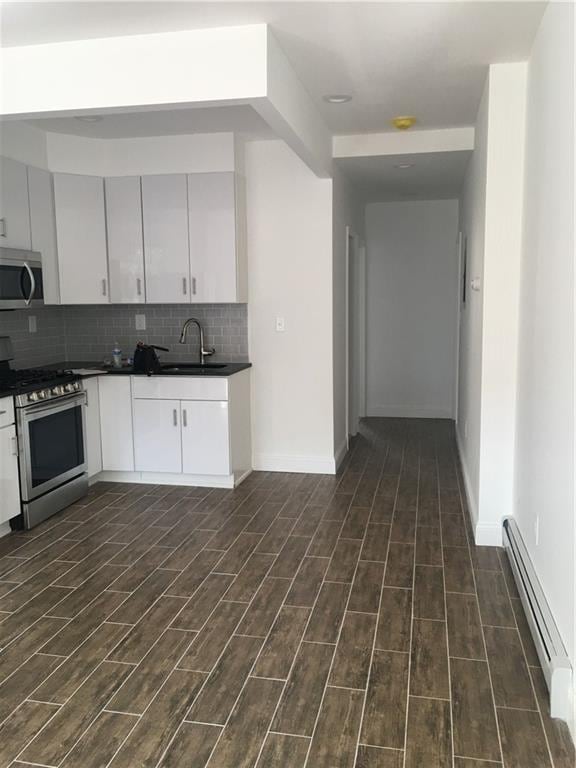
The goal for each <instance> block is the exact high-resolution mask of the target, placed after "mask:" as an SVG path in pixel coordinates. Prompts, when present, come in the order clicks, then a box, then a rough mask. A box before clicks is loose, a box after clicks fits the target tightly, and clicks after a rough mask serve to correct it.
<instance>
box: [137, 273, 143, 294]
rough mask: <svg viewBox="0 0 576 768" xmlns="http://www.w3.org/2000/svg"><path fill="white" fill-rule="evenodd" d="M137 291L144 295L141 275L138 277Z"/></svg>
mask: <svg viewBox="0 0 576 768" xmlns="http://www.w3.org/2000/svg"><path fill="white" fill-rule="evenodd" d="M136 293H137V294H138V296H142V280H140V278H139V277H137V278H136Z"/></svg>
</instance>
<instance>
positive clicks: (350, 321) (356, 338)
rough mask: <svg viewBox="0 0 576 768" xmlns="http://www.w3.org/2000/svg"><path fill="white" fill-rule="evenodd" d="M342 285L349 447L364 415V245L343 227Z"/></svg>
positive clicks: (352, 232) (357, 236) (347, 438)
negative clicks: (344, 259) (343, 258)
mask: <svg viewBox="0 0 576 768" xmlns="http://www.w3.org/2000/svg"><path fill="white" fill-rule="evenodd" d="M351 273H352V276H353V277H352V280H351V279H350V275H351ZM345 282H346V298H345V306H346V330H345V336H346V355H345V360H346V363H345V364H346V384H345V397H346V406H345V407H346V416H345V422H346V444H347V446H349V443H350V436H354V435H356V434H357V432H358V425H359V421H360V419H361V418H362V417H363V416H365V415H366V244H365V242H364V241H363V240H362V239H361V238H360V236H359V235H358V234H357V233H356V232H355V231H354V230H353V229H352V227H350V226H347V227H346V281H345ZM352 344H355V345H356V347H355V348H356V349H357V354H356V355H351V352H350V349H351V345H352ZM351 369H352V370H351ZM352 398H354V400H353V402H352Z"/></svg>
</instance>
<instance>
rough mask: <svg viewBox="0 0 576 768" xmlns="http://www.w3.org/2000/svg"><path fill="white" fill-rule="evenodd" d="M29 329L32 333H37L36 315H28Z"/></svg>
mask: <svg viewBox="0 0 576 768" xmlns="http://www.w3.org/2000/svg"><path fill="white" fill-rule="evenodd" d="M28 330H29V332H30V333H36V331H37V330H38V323H37V322H36V315H28Z"/></svg>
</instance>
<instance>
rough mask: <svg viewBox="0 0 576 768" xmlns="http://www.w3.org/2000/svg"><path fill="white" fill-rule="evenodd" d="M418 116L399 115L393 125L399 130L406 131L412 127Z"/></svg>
mask: <svg viewBox="0 0 576 768" xmlns="http://www.w3.org/2000/svg"><path fill="white" fill-rule="evenodd" d="M415 122H416V118H415V117H413V116H412V115H399V116H398V117H395V118H394V119H393V120H392V125H393V126H394V128H397V129H398V130H399V131H406V130H408V128H412V126H413V125H414V123H415Z"/></svg>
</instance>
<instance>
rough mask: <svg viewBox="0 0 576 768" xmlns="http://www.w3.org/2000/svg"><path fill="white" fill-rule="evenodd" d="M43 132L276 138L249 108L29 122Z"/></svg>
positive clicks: (92, 135) (96, 135)
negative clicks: (233, 135) (229, 135)
mask: <svg viewBox="0 0 576 768" xmlns="http://www.w3.org/2000/svg"><path fill="white" fill-rule="evenodd" d="M26 122H27V123H29V124H30V125H35V126H36V127H37V128H40V129H41V130H43V131H49V132H56V133H71V134H74V135H76V136H88V137H90V138H95V139H126V138H131V137H136V138H137V137H141V136H174V135H177V134H191V133H220V132H222V131H231V132H234V133H237V134H239V135H241V136H243V137H244V138H246V139H250V140H255V139H269V138H275V135H274V133H273V131H272V130H271V128H270V127H269V126H268V124H267V123H265V122H264V120H262V118H261V117H260V116H259V115H258V114H257V113H256V112H255V111H254V110H253V109H252V107H249V106H230V107H196V108H194V109H170V110H157V111H150V112H131V113H126V114H120V113H118V114H107V115H106V117H105V118H104V119H103V120H101V121H99V122H94V123H92V122H84V121H82V120H78V119H76V118H75V117H47V118H42V119H38V120H27V121H26Z"/></svg>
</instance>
